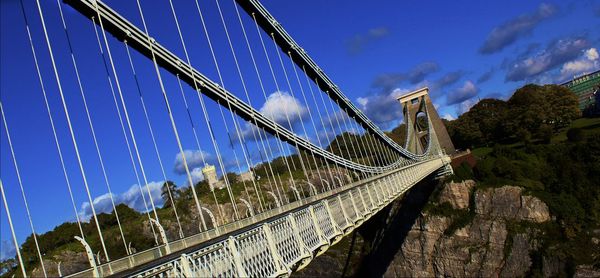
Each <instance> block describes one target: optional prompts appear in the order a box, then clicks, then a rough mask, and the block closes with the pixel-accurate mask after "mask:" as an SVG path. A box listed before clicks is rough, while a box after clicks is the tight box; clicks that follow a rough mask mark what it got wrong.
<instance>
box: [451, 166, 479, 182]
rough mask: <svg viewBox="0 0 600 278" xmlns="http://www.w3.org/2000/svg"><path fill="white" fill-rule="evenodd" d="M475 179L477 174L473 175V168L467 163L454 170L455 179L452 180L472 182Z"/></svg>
mask: <svg viewBox="0 0 600 278" xmlns="http://www.w3.org/2000/svg"><path fill="white" fill-rule="evenodd" d="M474 177H475V174H474V173H473V169H472V168H471V166H469V164H468V163H467V162H463V163H461V164H460V166H458V167H456V169H454V177H452V178H451V179H452V180H453V181H456V182H459V181H464V180H472V179H473V178H474Z"/></svg>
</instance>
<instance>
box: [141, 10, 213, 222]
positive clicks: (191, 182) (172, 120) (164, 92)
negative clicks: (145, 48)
mask: <svg viewBox="0 0 600 278" xmlns="http://www.w3.org/2000/svg"><path fill="white" fill-rule="evenodd" d="M136 2H137V6H138V10H139V12H140V16H141V18H142V24H143V25H144V31H145V33H146V37H147V38H148V44H149V45H150V52H151V53H152V61H153V62H154V71H155V72H156V76H157V78H158V83H159V85H160V90H161V92H162V95H163V99H164V101H165V104H166V105H167V112H168V114H169V119H170V120H171V128H172V129H173V133H174V134H175V139H177V147H179V152H180V153H181V158H182V160H183V166H184V168H185V173H186V175H187V178H188V182H189V183H190V185H191V189H192V194H193V195H194V203H195V204H196V209H197V210H198V214H199V215H200V222H201V224H202V228H203V229H204V230H207V228H206V221H205V220H204V214H203V212H202V209H201V206H200V200H198V194H197V193H196V188H195V186H194V185H193V184H194V182H193V181H192V175H191V173H190V169H189V167H188V164H187V159H186V157H185V153H184V152H183V146H182V145H181V140H180V138H179V132H178V131H177V125H176V124H175V119H174V118H173V113H172V112H171V105H170V104H169V98H168V97H167V92H166V90H165V85H164V83H163V80H162V76H161V74H160V70H159V68H158V63H157V62H156V54H155V53H154V48H153V47H152V41H151V39H150V34H149V33H148V27H147V26H146V19H145V17H144V13H143V11H142V5H141V3H140V1H139V0H136Z"/></svg>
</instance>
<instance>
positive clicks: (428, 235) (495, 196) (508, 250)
mask: <svg viewBox="0 0 600 278" xmlns="http://www.w3.org/2000/svg"><path fill="white" fill-rule="evenodd" d="M474 186H475V183H474V182H473V181H465V182H461V183H448V184H446V185H445V186H444V188H442V190H441V191H440V195H439V200H438V203H449V204H450V205H451V206H452V208H454V209H456V210H458V211H461V210H462V211H463V212H464V213H463V214H461V215H462V216H442V215H431V214H429V215H428V214H427V212H424V215H423V216H421V217H420V218H419V219H417V221H416V223H415V224H414V225H413V226H412V228H411V230H410V231H409V232H408V235H407V237H406V239H405V241H404V243H403V244H402V247H401V250H399V251H398V252H397V253H396V255H395V257H394V259H393V261H392V263H391V264H390V265H389V266H388V269H387V271H386V273H385V275H384V276H385V277H441V276H445V277H465V276H466V277H473V276H478V277H491V276H493V277H497V276H501V277H519V276H525V275H526V274H527V273H528V271H529V269H530V267H531V265H532V260H531V258H530V253H531V251H533V250H535V249H536V248H537V246H536V243H535V241H533V240H532V239H531V238H530V236H529V235H528V234H527V233H516V234H510V233H509V228H508V226H509V225H510V224H511V223H515V222H523V221H526V222H535V223H541V222H545V221H548V220H550V213H549V211H548V207H547V206H546V204H545V203H543V202H542V201H541V200H539V199H538V198H536V197H532V196H525V195H523V192H522V189H521V188H519V187H515V186H504V187H501V188H487V189H482V190H477V191H476V192H474V193H471V191H472V190H473V188H474ZM471 194H474V199H475V202H474V203H475V207H473V208H470V207H469V206H470V205H469V200H470V198H471ZM469 210H470V211H471V214H470V215H471V216H470V217H471V218H470V219H469V218H468V221H466V222H468V223H463V226H462V227H455V229H454V230H450V229H449V228H450V227H451V226H452V225H453V222H454V221H458V220H457V219H458V218H460V217H463V218H464V217H465V215H469V214H468V211H469ZM463 221H465V220H463ZM455 225H456V224H455ZM561 267H562V266H561V265H560V264H553V263H548V269H549V271H550V269H552V270H554V269H555V268H561ZM582 273H586V272H585V270H582Z"/></svg>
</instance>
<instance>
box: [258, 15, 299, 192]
mask: <svg viewBox="0 0 600 278" xmlns="http://www.w3.org/2000/svg"><path fill="white" fill-rule="evenodd" d="M252 16H253V18H254V24H255V26H256V32H257V34H258V37H259V39H260V43H261V46H262V49H263V53H264V55H265V59H266V61H267V64H268V65H269V70H270V72H271V77H273V82H274V83H275V88H276V90H277V92H278V93H279V94H281V95H283V93H282V92H281V90H280V89H279V82H277V78H276V77H275V71H274V70H273V65H272V63H271V59H270V58H269V54H268V53H267V47H266V45H265V42H264V40H263V37H262V33H261V32H260V29H259V27H258V22H257V21H256V17H255V15H254V14H253V15H252ZM263 96H264V98H265V103H266V101H268V97H267V95H266V93H265V92H264V91H263ZM286 110H287V109H286ZM284 112H285V116H286V119H287V120H288V124H289V125H290V129H291V130H292V132H293V127H292V126H291V124H290V123H289V116H288V114H287V111H284ZM271 119H272V120H273V121H275V120H276V119H275V116H274V114H273V111H271ZM275 137H276V138H277V140H276V143H277V146H278V147H279V151H280V152H281V156H283V159H284V161H285V164H286V166H287V168H288V172H289V173H290V176H292V170H291V168H290V165H289V163H288V160H287V156H286V155H285V153H284V151H283V145H282V143H281V138H280V137H279V134H276V135H275ZM287 145H288V151H289V147H290V144H287ZM296 148H297V150H298V152H300V150H299V149H298V145H297V143H296ZM290 153H291V151H290ZM291 162H292V166H293V168H294V170H296V165H295V163H294V160H293V159H291ZM292 181H293V180H292ZM282 187H283V184H282ZM284 196H286V199H287V195H284ZM280 199H281V196H280Z"/></svg>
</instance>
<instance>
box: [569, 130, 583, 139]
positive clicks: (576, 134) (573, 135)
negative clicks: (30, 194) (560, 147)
mask: <svg viewBox="0 0 600 278" xmlns="http://www.w3.org/2000/svg"><path fill="white" fill-rule="evenodd" d="M567 139H568V140H569V141H570V142H581V141H582V140H583V130H582V129H581V128H569V130H568V131H567Z"/></svg>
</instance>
